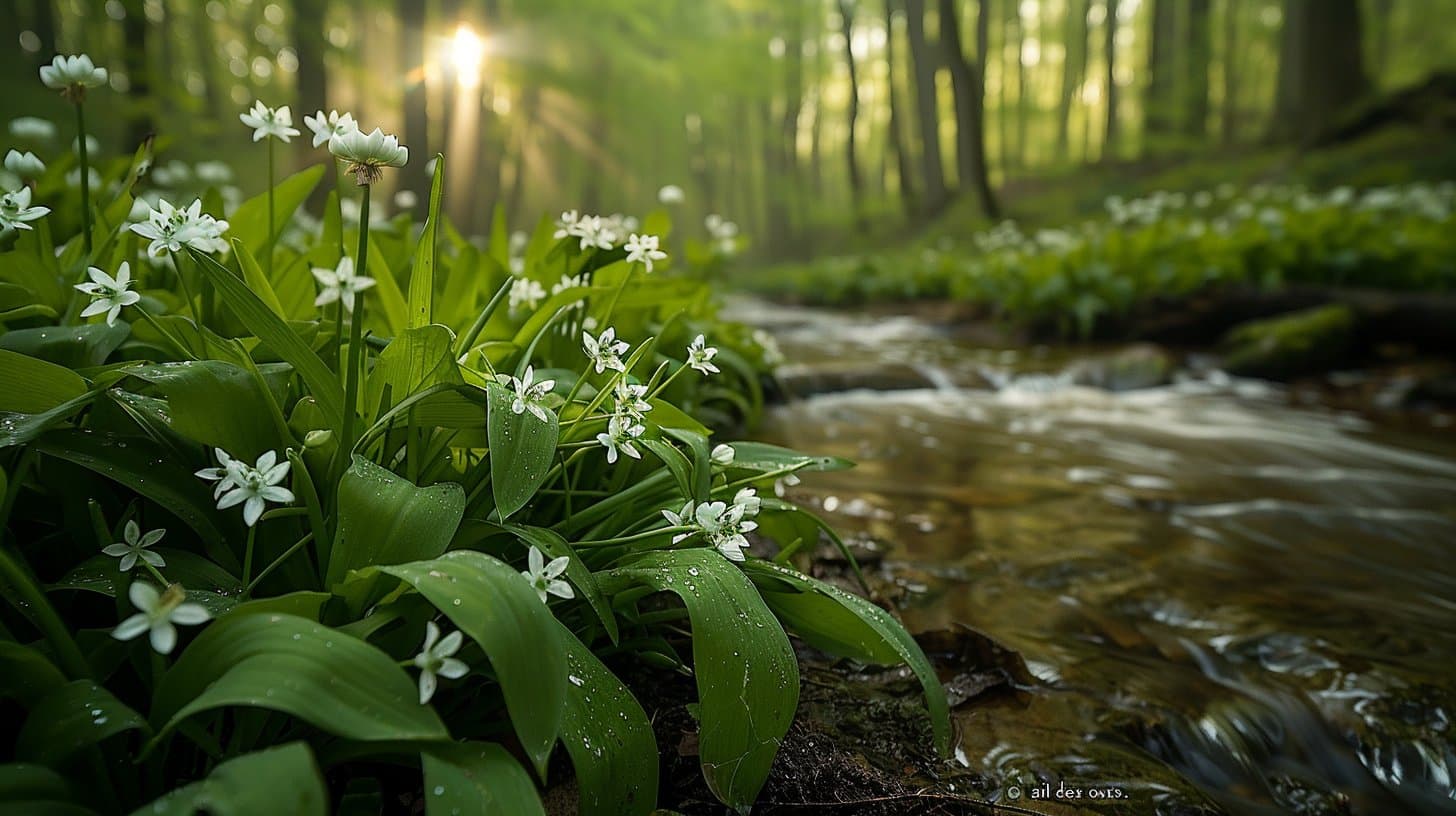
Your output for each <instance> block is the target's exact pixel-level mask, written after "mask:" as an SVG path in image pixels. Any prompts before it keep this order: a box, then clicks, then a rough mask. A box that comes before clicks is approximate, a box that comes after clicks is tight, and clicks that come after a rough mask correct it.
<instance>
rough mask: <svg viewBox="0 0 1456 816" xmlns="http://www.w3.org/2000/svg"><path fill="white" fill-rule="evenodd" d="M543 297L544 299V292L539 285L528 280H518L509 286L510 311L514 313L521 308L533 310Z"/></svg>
mask: <svg viewBox="0 0 1456 816" xmlns="http://www.w3.org/2000/svg"><path fill="white" fill-rule="evenodd" d="M544 297H546V290H545V289H544V288H542V286H541V284H540V283H537V282H536V281H533V280H531V279H530V278H520V279H518V280H516V282H515V283H512V284H511V293H510V310H511V311H512V312H516V311H518V310H519V309H520V308H521V306H525V307H526V308H527V309H535V308H536V306H537V305H539V304H540V303H541V299H542V298H544Z"/></svg>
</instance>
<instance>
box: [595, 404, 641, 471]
mask: <svg viewBox="0 0 1456 816" xmlns="http://www.w3.org/2000/svg"><path fill="white" fill-rule="evenodd" d="M646 430H647V428H646V427H644V426H642V425H641V424H639V423H638V422H637V421H636V420H635V419H633V418H632V417H629V416H625V415H623V414H616V415H614V416H613V417H612V418H611V419H610V420H608V421H607V431H606V433H599V434H597V442H599V443H601V445H602V447H604V448H606V449H607V464H609V465H615V464H617V456H618V454H619V453H624V454H626V455H628V456H630V457H632V458H633V459H641V458H642V453H641V452H640V451H638V450H637V446H636V445H634V444H633V440H635V439H636V438H637V437H639V436H641V435H642V433H643V432H644V431H646Z"/></svg>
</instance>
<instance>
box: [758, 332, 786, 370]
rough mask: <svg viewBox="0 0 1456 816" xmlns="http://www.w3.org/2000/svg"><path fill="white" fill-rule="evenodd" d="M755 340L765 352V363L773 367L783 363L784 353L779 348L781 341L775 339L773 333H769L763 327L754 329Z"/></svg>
mask: <svg viewBox="0 0 1456 816" xmlns="http://www.w3.org/2000/svg"><path fill="white" fill-rule="evenodd" d="M753 342H755V343H757V344H758V348H759V350H760V351H761V352H762V353H763V361H764V363H765V364H767V365H769V366H771V367H772V366H778V365H782V364H783V362H784V353H783V351H782V350H781V349H780V348H779V342H778V341H777V340H775V339H774V336H773V335H772V334H769V333H768V332H766V331H764V330H763V329H754V330H753Z"/></svg>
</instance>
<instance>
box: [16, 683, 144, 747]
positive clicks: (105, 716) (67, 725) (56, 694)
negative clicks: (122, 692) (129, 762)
mask: <svg viewBox="0 0 1456 816" xmlns="http://www.w3.org/2000/svg"><path fill="white" fill-rule="evenodd" d="M137 729H140V730H147V723H146V720H143V719H142V717H141V715H140V714H137V713H136V712H135V711H132V710H131V708H130V707H128V706H127V705H126V704H124V703H122V702H121V701H120V700H118V699H116V697H115V696H113V695H112V693H111V692H109V691H107V690H106V689H105V688H103V687H101V686H98V685H97V684H96V683H94V682H93V681H90V680H76V681H75V682H72V683H67V684H65V685H63V686H61V687H59V688H57V689H55V690H54V691H52V692H51V693H50V694H48V695H46V696H45V697H44V698H42V699H41V701H40V703H39V704H37V705H36V706H35V707H34V708H32V709H31V711H30V716H29V717H27V718H26V720H25V725H24V726H22V727H21V729H20V734H19V736H17V737H16V738H15V756H16V757H18V758H20V759H25V760H32V761H35V762H39V763H41V764H42V765H59V764H60V763H62V762H64V761H65V760H66V759H67V758H68V757H70V756H71V755H73V754H75V753H76V752H77V751H79V750H81V749H83V748H86V747H89V746H92V745H95V744H96V743H98V742H101V741H102V740H104V739H106V738H107V737H112V736H115V735H117V734H120V733H122V732H124V731H131V730H137Z"/></svg>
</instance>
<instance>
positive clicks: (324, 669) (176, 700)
mask: <svg viewBox="0 0 1456 816" xmlns="http://www.w3.org/2000/svg"><path fill="white" fill-rule="evenodd" d="M226 706H255V707H258V708H266V709H270V710H273V711H281V712H284V713H286V714H290V715H292V716H294V717H297V718H298V719H300V720H304V721H305V722H308V723H311V724H312V725H314V726H316V727H318V728H321V729H323V730H324V731H327V732H329V733H330V734H334V735H335V736H340V737H345V738H347V739H354V740H363V741H380V740H436V739H448V738H449V734H448V733H447V732H446V730H445V726H444V724H443V723H441V722H440V718H439V717H438V716H436V715H435V710H434V709H433V708H430V707H429V706H422V705H420V704H419V695H418V692H417V690H416V689H415V683H414V681H413V680H411V679H410V677H409V675H407V674H405V673H404V670H403V669H401V668H400V667H399V665H398V664H396V662H395V661H394V659H393V658H391V657H390V656H389V655H387V654H385V653H384V652H381V651H380V650H378V649H376V648H375V647H374V646H371V645H370V644H368V643H365V642H364V641H362V640H359V639H357V638H354V637H351V636H349V635H346V634H344V633H343V632H340V631H338V630H336V629H330V628H329V627H327V626H324V625H323V624H320V623H317V622H315V621H312V620H309V619H307V618H300V617H297V616H294V615H288V614H283V613H268V612H250V613H240V611H234V612H233V613H230V614H228V615H226V616H224V617H223V618H221V619H220V620H217V621H214V622H212V623H210V624H208V625H207V626H206V627H205V628H204V629H203V630H202V634H200V635H198V636H197V639H196V640H194V641H193V642H192V644H191V645H190V646H188V647H187V650H186V651H184V652H183V653H182V656H181V657H180V658H179V659H178V660H177V662H176V663H175V664H174V665H173V666H172V668H171V670H169V671H168V672H167V673H166V674H165V675H163V676H162V681H161V682H160V683H159V684H158V686H157V693H156V702H155V704H154V706H153V710H152V723H153V724H154V725H157V726H160V728H159V731H160V734H165V733H166V732H168V731H170V730H171V729H172V728H174V727H176V726H177V724H178V723H180V722H181V721H182V720H184V719H186V718H187V717H189V716H191V715H193V714H196V713H198V712H201V711H209V710H211V709H215V708H223V707H226Z"/></svg>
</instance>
